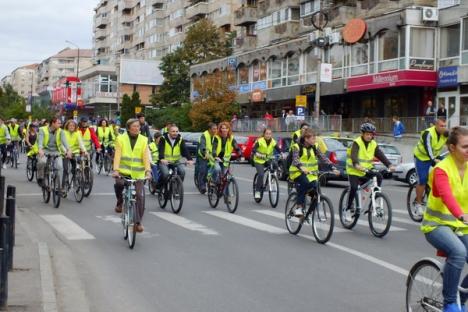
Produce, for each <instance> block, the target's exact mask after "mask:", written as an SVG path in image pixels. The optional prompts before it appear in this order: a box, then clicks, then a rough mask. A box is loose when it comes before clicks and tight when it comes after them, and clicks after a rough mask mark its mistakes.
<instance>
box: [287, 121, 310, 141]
mask: <svg viewBox="0 0 468 312" xmlns="http://www.w3.org/2000/svg"><path fill="white" fill-rule="evenodd" d="M307 129H309V124H308V123H307V122H303V123H301V125H300V127H299V129H297V130H296V131H294V132H293V134H292V135H291V138H292V143H291V146H292V145H293V144H294V143H299V140H300V139H301V137H302V134H303V133H304V131H305V130H307Z"/></svg>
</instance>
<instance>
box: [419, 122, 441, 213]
mask: <svg viewBox="0 0 468 312" xmlns="http://www.w3.org/2000/svg"><path fill="white" fill-rule="evenodd" d="M447 136H448V131H447V124H446V121H445V118H442V117H439V118H437V120H436V122H435V125H434V126H432V127H430V128H428V129H426V130H424V131H422V132H421V138H420V139H419V141H418V143H417V144H416V146H415V147H414V150H413V153H414V165H415V168H416V173H417V175H418V182H417V185H416V200H415V208H416V210H417V211H418V212H419V213H420V214H422V212H423V211H424V205H423V203H422V200H423V195H424V191H425V189H426V184H427V177H428V174H429V169H430V168H431V166H434V165H435V164H437V163H438V162H439V161H440V159H439V158H438V157H439V156H440V154H441V152H442V149H443V148H444V146H445V144H446V142H447Z"/></svg>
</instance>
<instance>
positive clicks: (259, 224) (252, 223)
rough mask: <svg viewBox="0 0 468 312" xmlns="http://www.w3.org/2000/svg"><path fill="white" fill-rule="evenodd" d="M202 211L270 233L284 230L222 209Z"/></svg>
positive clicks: (278, 232)
mask: <svg viewBox="0 0 468 312" xmlns="http://www.w3.org/2000/svg"><path fill="white" fill-rule="evenodd" d="M203 213H206V214H209V215H211V216H214V217H217V218H220V219H224V220H226V221H230V222H233V223H237V224H240V225H243V226H246V227H249V228H252V229H255V230H259V231H263V232H267V233H271V234H283V233H284V230H283V229H281V228H278V227H275V226H271V225H269V224H266V223H262V222H258V221H255V220H252V219H248V218H245V217H241V216H238V215H235V214H232V213H228V212H224V211H203Z"/></svg>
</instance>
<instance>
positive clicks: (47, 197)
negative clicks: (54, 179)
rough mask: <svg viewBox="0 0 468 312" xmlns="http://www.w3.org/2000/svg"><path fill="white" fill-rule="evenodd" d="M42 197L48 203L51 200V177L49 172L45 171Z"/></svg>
mask: <svg viewBox="0 0 468 312" xmlns="http://www.w3.org/2000/svg"><path fill="white" fill-rule="evenodd" d="M42 199H43V200H44V203H46V204H47V203H48V202H49V201H50V177H49V173H48V172H45V173H44V178H43V179H42Z"/></svg>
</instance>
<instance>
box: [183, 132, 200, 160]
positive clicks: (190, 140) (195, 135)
mask: <svg viewBox="0 0 468 312" xmlns="http://www.w3.org/2000/svg"><path fill="white" fill-rule="evenodd" d="M201 135H202V133H201V132H184V133H183V134H182V138H183V139H184V141H185V145H186V146H187V149H188V150H189V152H190V155H192V156H195V155H196V154H197V148H198V141H199V140H200V137H201Z"/></svg>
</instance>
